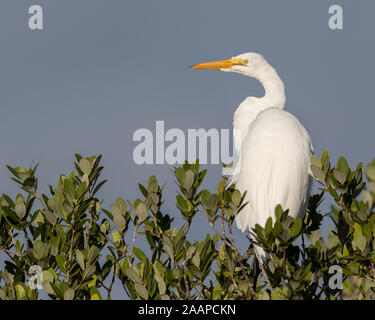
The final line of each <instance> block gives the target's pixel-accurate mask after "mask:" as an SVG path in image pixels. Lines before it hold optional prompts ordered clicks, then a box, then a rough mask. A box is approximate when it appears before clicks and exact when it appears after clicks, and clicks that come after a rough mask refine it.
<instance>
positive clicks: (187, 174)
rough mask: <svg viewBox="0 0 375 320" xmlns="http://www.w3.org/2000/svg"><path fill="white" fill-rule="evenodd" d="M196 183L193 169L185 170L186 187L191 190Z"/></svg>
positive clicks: (184, 185)
mask: <svg viewBox="0 0 375 320" xmlns="http://www.w3.org/2000/svg"><path fill="white" fill-rule="evenodd" d="M193 184H194V173H193V171H191V170H187V171H186V172H185V176H184V181H183V184H182V186H183V187H184V188H185V189H186V190H189V189H190V188H191V187H192V186H193Z"/></svg>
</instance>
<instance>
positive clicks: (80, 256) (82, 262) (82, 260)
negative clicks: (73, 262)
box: [76, 250, 86, 270]
mask: <svg viewBox="0 0 375 320" xmlns="http://www.w3.org/2000/svg"><path fill="white" fill-rule="evenodd" d="M76 258H77V261H78V264H79V266H80V267H81V269H82V270H84V269H85V266H86V265H85V258H84V256H83V254H82V252H81V251H80V250H77V251H76Z"/></svg>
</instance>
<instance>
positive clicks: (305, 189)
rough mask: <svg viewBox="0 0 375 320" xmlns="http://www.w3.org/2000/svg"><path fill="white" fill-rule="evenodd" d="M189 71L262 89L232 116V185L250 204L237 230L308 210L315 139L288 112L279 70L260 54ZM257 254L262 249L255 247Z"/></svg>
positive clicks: (245, 209)
mask: <svg viewBox="0 0 375 320" xmlns="http://www.w3.org/2000/svg"><path fill="white" fill-rule="evenodd" d="M190 68H191V69H220V70H222V71H229V72H236V73H240V74H243V75H245V76H248V77H250V78H255V79H257V80H258V81H259V82H260V83H261V84H262V85H263V87H264V91H265V95H264V96H263V97H261V98H257V97H247V98H246V99H245V100H244V101H243V102H242V103H241V104H240V105H239V107H238V108H237V110H236V111H235V113H234V117H233V128H234V147H235V151H236V152H237V153H238V155H239V161H238V162H237V164H236V165H235V167H234V168H235V170H234V172H235V173H234V175H232V177H231V181H232V182H233V183H235V184H236V189H238V190H239V191H240V192H241V193H244V192H245V191H247V194H246V198H245V201H248V204H247V205H246V206H245V208H244V209H243V210H242V211H241V212H239V214H238V215H237V216H236V220H235V221H236V224H237V227H238V228H239V229H240V230H241V231H242V232H243V231H245V230H249V231H251V230H252V228H254V227H255V225H256V224H259V225H261V226H263V227H264V225H265V223H266V221H267V219H268V218H269V217H272V219H273V221H274V222H275V207H276V206H277V205H278V204H280V205H281V206H282V208H283V209H284V210H286V209H289V214H290V215H291V216H293V217H295V218H298V217H302V216H303V215H304V213H305V211H306V206H307V201H308V197H309V191H310V184H311V171H310V157H311V155H312V154H313V147H312V143H311V139H310V137H309V135H308V133H307V131H306V129H305V128H304V127H303V126H302V125H301V123H300V122H299V121H298V119H297V118H296V117H295V116H294V115H292V114H291V113H289V112H287V111H285V110H284V106H285V92H284V84H283V82H282V80H281V79H280V77H279V76H278V74H277V72H276V70H275V69H274V68H273V67H272V66H271V65H269V64H268V62H267V61H266V60H265V59H264V58H263V56H261V55H260V54H257V53H244V54H240V55H238V56H236V57H233V58H232V59H229V60H222V61H214V62H207V63H201V64H197V65H194V66H191V67H190ZM255 248H256V251H257V255H258V258H259V256H261V257H264V251H263V250H262V249H261V248H259V247H257V246H256V247H255Z"/></svg>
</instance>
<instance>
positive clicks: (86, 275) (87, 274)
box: [83, 265, 96, 279]
mask: <svg viewBox="0 0 375 320" xmlns="http://www.w3.org/2000/svg"><path fill="white" fill-rule="evenodd" d="M95 270H96V267H95V266H94V265H90V266H87V267H86V268H85V270H83V278H84V279H87V278H89V277H90V276H91V275H92V274H93V273H94V272H95Z"/></svg>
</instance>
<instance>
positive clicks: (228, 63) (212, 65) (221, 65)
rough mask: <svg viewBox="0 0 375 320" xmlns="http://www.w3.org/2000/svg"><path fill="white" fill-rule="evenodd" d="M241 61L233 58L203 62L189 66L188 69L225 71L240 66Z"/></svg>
mask: <svg viewBox="0 0 375 320" xmlns="http://www.w3.org/2000/svg"><path fill="white" fill-rule="evenodd" d="M242 60H243V59H239V58H233V59H228V60H220V61H212V62H204V63H200V64H195V65H193V66H190V69H226V68H231V67H233V66H234V65H236V64H242Z"/></svg>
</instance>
